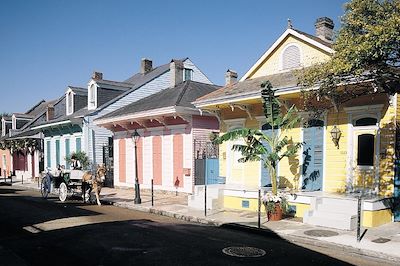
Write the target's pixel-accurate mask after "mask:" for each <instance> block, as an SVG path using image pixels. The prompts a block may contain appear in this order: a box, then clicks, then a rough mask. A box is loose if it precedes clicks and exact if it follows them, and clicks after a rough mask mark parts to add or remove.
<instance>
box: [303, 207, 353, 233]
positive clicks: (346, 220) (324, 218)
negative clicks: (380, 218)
mask: <svg viewBox="0 0 400 266" xmlns="http://www.w3.org/2000/svg"><path fill="white" fill-rule="evenodd" d="M303 222H304V223H307V224H312V225H318V226H323V227H330V228H336V229H342V230H354V229H355V228H356V227H357V215H348V214H343V213H332V212H326V211H323V212H320V211H308V212H306V213H304V217H303Z"/></svg>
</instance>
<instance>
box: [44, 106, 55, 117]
mask: <svg viewBox="0 0 400 266" xmlns="http://www.w3.org/2000/svg"><path fill="white" fill-rule="evenodd" d="M53 119H54V105H52V104H49V105H47V111H46V120H47V121H50V120H53Z"/></svg>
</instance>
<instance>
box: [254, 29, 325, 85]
mask: <svg viewBox="0 0 400 266" xmlns="http://www.w3.org/2000/svg"><path fill="white" fill-rule="evenodd" d="M291 43H295V44H297V45H298V46H299V47H300V51H301V55H302V56H301V58H302V65H303V67H308V66H311V65H313V64H315V63H319V62H323V61H326V60H328V59H329V58H330V55H329V54H328V53H327V52H325V51H322V50H321V49H319V48H317V47H314V46H311V45H310V44H308V43H305V42H304V41H302V40H300V39H298V38H296V37H293V36H288V37H287V38H286V39H285V40H284V41H283V42H282V43H281V44H280V45H279V46H278V47H277V48H276V49H275V50H274V51H273V52H272V53H271V54H270V56H269V57H267V58H266V59H265V61H264V62H263V63H261V64H260V66H258V68H257V69H256V70H255V71H254V73H252V74H251V75H250V76H249V77H248V79H252V78H257V77H261V76H265V75H271V74H276V73H279V72H281V71H282V70H281V69H280V68H281V66H280V60H281V54H282V51H283V50H284V49H285V47H286V46H287V45H288V44H291Z"/></svg>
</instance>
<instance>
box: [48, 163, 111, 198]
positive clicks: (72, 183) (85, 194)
mask: <svg viewBox="0 0 400 266" xmlns="http://www.w3.org/2000/svg"><path fill="white" fill-rule="evenodd" d="M105 174H106V169H105V167H104V166H98V168H97V171H96V174H94V175H93V174H92V173H91V172H88V171H82V170H57V171H54V172H52V171H50V170H49V169H48V171H47V173H46V174H45V175H44V177H43V178H42V183H41V186H40V191H41V193H42V196H43V198H47V196H48V194H49V193H50V192H56V193H57V192H58V198H59V199H60V201H61V202H64V201H65V200H66V199H67V198H68V197H71V196H73V195H78V196H81V197H82V199H83V201H84V202H87V201H91V194H92V193H91V192H92V191H94V194H95V196H96V200H97V204H98V205H101V203H100V199H99V195H100V191H101V187H102V183H103V182H104V178H105Z"/></svg>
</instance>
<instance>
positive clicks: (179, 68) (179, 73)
mask: <svg viewBox="0 0 400 266" xmlns="http://www.w3.org/2000/svg"><path fill="white" fill-rule="evenodd" d="M183 68H184V66H183V61H181V60H175V59H172V61H171V63H170V64H169V69H170V72H171V84H170V87H171V88H173V87H175V86H176V85H178V84H180V83H182V82H183Z"/></svg>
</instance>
